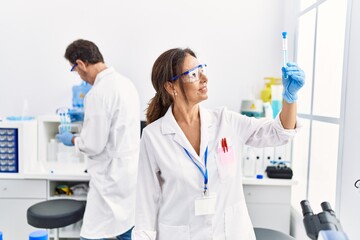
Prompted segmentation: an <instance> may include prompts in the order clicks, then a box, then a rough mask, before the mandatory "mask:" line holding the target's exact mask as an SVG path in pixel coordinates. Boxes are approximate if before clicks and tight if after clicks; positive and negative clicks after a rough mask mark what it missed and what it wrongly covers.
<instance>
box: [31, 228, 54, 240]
mask: <svg viewBox="0 0 360 240" xmlns="http://www.w3.org/2000/svg"><path fill="white" fill-rule="evenodd" d="M48 239H49V237H48V233H47V231H45V230H37V231H34V232H32V233H30V235H29V240H48Z"/></svg>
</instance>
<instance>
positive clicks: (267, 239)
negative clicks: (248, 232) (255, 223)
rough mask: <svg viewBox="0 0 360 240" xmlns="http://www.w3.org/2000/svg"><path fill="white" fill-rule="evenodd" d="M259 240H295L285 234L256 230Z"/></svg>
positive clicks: (263, 229)
mask: <svg viewBox="0 0 360 240" xmlns="http://www.w3.org/2000/svg"><path fill="white" fill-rule="evenodd" d="M254 230H255V235H256V239H257V240H295V238H293V237H291V236H289V235H286V234H285V233H282V232H279V231H275V230H272V229H267V228H254Z"/></svg>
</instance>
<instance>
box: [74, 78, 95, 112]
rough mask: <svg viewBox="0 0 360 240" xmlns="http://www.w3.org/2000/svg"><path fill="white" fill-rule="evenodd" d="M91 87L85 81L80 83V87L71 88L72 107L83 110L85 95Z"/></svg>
mask: <svg viewBox="0 0 360 240" xmlns="http://www.w3.org/2000/svg"><path fill="white" fill-rule="evenodd" d="M90 89H91V85H90V84H88V83H87V82H85V81H82V82H81V83H80V85H74V86H73V87H72V107H73V108H84V98H85V95H86V94H87V93H88V92H89V91H90Z"/></svg>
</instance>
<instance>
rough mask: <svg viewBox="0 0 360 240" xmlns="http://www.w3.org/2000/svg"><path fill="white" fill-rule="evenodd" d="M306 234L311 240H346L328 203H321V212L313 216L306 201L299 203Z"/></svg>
mask: <svg viewBox="0 0 360 240" xmlns="http://www.w3.org/2000/svg"><path fill="white" fill-rule="evenodd" d="M300 205H301V209H302V213H303V216H304V219H303V222H304V226H305V230H306V234H307V235H308V237H309V238H310V239H313V240H316V239H318V240H320V239H322V240H332V239H336V240H348V237H347V236H346V234H345V233H344V232H343V230H342V227H341V224H340V221H339V220H338V219H337V218H336V215H335V212H334V210H332V209H331V206H330V204H329V203H328V202H322V203H321V208H322V210H323V211H322V212H320V213H318V214H314V212H313V210H312V209H311V207H310V203H309V201H307V200H303V201H301V202H300Z"/></svg>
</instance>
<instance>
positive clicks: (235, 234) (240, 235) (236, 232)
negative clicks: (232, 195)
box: [225, 202, 256, 240]
mask: <svg viewBox="0 0 360 240" xmlns="http://www.w3.org/2000/svg"><path fill="white" fill-rule="evenodd" d="M225 237H226V240H238V239H246V240H256V237H255V233H254V228H253V226H252V223H251V220H250V217H249V214H248V211H247V207H246V204H245V202H239V203H237V204H234V205H232V206H231V207H229V208H227V209H226V210H225Z"/></svg>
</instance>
